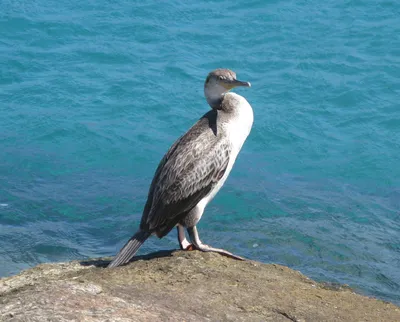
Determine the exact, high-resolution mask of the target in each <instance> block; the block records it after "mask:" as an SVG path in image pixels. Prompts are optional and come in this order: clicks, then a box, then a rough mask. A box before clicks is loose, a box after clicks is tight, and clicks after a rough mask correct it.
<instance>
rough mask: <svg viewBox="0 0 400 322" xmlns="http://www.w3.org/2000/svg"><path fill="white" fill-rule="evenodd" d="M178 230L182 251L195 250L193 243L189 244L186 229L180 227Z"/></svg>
mask: <svg viewBox="0 0 400 322" xmlns="http://www.w3.org/2000/svg"><path fill="white" fill-rule="evenodd" d="M176 228H177V230H178V241H179V246H180V247H181V249H182V250H193V249H194V247H193V245H192V244H191V243H189V242H188V241H187V239H186V235H185V228H184V227H183V226H181V225H178V227H176Z"/></svg>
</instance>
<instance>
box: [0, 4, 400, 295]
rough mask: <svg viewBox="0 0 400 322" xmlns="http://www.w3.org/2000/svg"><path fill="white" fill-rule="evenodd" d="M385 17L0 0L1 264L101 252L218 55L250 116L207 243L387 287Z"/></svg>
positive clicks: (285, 7)
mask: <svg viewBox="0 0 400 322" xmlns="http://www.w3.org/2000/svg"><path fill="white" fill-rule="evenodd" d="M399 16H400V3H398V2H395V1H372V0H370V1H344V0H338V1H330V2H329V3H327V4H323V2H321V1H317V0H310V1H268V2H265V1H246V2H243V4H235V3H234V2H232V1H205V2H202V3H195V2H186V1H169V2H168V3H160V2H158V1H147V2H146V4H143V3H142V2H136V3H135V1H122V0H118V1H114V2H112V3H110V2H108V1H102V0H100V1H76V0H69V1H63V2H58V1H51V0H46V1H44V0H33V1H23V0H21V1H11V0H9V1H1V2H0V130H1V132H0V133H1V135H0V182H1V185H0V276H5V275H9V274H14V273H16V272H18V271H20V270H21V269H24V268H27V267H30V266H33V265H36V264H38V263H42V262H49V261H67V260H72V259H83V258H86V257H93V256H109V255H113V254H115V253H116V252H117V250H118V249H119V248H120V247H121V246H122V245H123V243H124V242H125V241H126V240H127V239H128V238H129V237H130V235H131V233H133V232H134V231H135V229H136V228H137V226H138V223H139V220H140V216H141V211H142V207H143V205H144V202H145V199H146V194H147V189H148V187H149V184H150V181H151V178H152V176H153V173H154V170H155V167H156V166H157V164H158V161H159V160H160V158H161V157H162V156H163V154H164V153H165V152H166V150H167V149H168V147H169V146H170V144H172V143H173V141H174V140H175V139H176V138H177V137H178V136H180V135H181V134H182V133H184V132H185V131H186V130H187V129H188V128H189V127H190V126H191V124H193V123H194V122H195V121H196V120H197V119H198V118H199V117H200V116H201V115H202V114H203V113H205V112H206V111H207V110H208V106H207V104H206V102H205V100H204V98H203V82H204V79H205V76H206V75H207V73H208V72H209V71H210V70H212V69H214V68H217V67H227V68H231V69H233V70H235V71H236V72H237V74H238V78H240V79H242V80H245V81H250V82H251V83H252V85H253V86H252V88H250V89H240V90H239V91H238V92H239V93H240V94H242V95H244V96H245V97H246V98H247V99H248V101H249V102H250V103H251V104H252V106H253V109H254V113H255V123H254V127H253V130H252V133H251V135H250V137H249V138H248V141H247V142H246V144H245V146H244V148H243V150H242V152H241V154H240V156H239V158H238V160H237V162H236V165H235V167H234V169H233V171H232V173H231V176H230V178H229V180H228V182H227V183H226V185H225V187H224V188H223V189H222V190H221V192H220V193H219V195H218V196H217V197H216V199H215V200H214V201H213V202H212V204H210V205H209V207H208V208H207V210H206V213H205V215H204V216H203V219H202V221H201V223H200V225H199V230H200V235H201V237H202V239H203V240H204V242H206V243H209V244H211V245H214V246H219V247H223V248H226V249H228V250H230V251H232V252H235V253H237V254H240V255H243V256H245V257H248V258H251V259H254V260H259V261H263V262H267V263H271V262H274V263H281V264H284V265H287V266H290V267H292V268H294V269H297V270H300V271H301V272H303V273H304V274H306V275H308V276H310V277H312V278H314V279H317V280H324V281H332V282H339V283H347V284H349V285H350V286H352V287H354V288H355V289H356V290H358V291H359V292H361V293H364V294H368V295H371V296H376V297H378V298H381V299H385V300H389V301H392V302H395V303H400V269H399V268H400V223H399V222H400V210H399V209H400V143H399V142H400V134H399V129H400V106H399V95H400V36H399V35H400V19H399ZM177 246H178V244H177V241H176V234H175V232H173V233H171V234H170V235H168V236H167V237H166V238H164V239H162V240H157V239H155V238H153V239H150V240H149V241H147V242H146V243H145V244H144V246H143V247H142V248H141V250H140V253H142V254H143V253H148V252H152V251H156V250H159V249H171V248H176V247H177Z"/></svg>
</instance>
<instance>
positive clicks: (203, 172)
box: [108, 69, 253, 267]
mask: <svg viewBox="0 0 400 322" xmlns="http://www.w3.org/2000/svg"><path fill="white" fill-rule="evenodd" d="M238 86H244V87H250V83H248V82H242V81H239V80H237V79H236V74H235V73H234V72H233V71H231V70H229V69H216V70H214V71H212V72H210V73H209V74H208V76H207V79H206V81H205V84H204V94H205V97H206V99H207V102H208V104H209V105H210V106H211V111H209V112H208V113H206V114H204V115H203V116H202V117H201V118H200V119H199V120H198V121H197V122H196V123H195V124H194V125H193V126H192V127H191V128H190V129H189V131H188V132H186V133H185V134H184V135H183V136H181V137H180V138H179V139H178V140H177V141H176V142H175V143H174V144H173V145H172V146H171V148H170V149H169V150H168V152H167V153H166V154H165V156H164V157H163V159H162V160H161V162H160V164H159V165H158V168H157V170H156V172H155V175H154V178H153V181H152V183H151V186H150V189H149V193H148V197H147V202H146V205H145V207H144V210H143V214H142V219H141V222H140V228H139V230H138V231H137V232H136V233H135V234H134V235H133V236H132V237H131V239H130V240H129V241H128V242H127V243H126V244H125V246H124V247H123V248H122V249H121V250H120V252H119V253H118V254H117V256H116V257H115V258H114V259H113V261H112V262H111V263H110V264H109V265H108V267H116V266H119V265H122V264H125V263H127V262H128V261H129V260H130V259H131V258H132V257H133V256H134V255H135V253H136V252H137V250H138V249H139V247H140V246H141V245H142V244H143V243H144V242H145V240H146V239H147V238H149V237H150V236H151V235H156V236H157V237H159V238H162V237H164V236H165V235H167V234H168V233H169V232H170V231H171V230H172V229H173V228H174V227H175V226H177V230H178V240H179V244H180V248H181V249H187V250H192V249H197V250H201V251H204V252H217V253H220V254H222V255H226V256H229V257H233V258H236V259H243V258H242V257H239V256H236V255H233V254H232V253H230V252H228V251H226V250H223V249H219V248H213V247H211V246H208V245H205V244H203V243H202V242H201V240H200V238H199V233H198V232H197V228H196V225H197V223H198V222H199V220H200V218H201V216H202V215H203V212H204V209H205V207H206V206H207V204H208V203H209V202H210V201H211V200H212V199H213V198H214V196H215V195H216V193H217V192H218V191H219V189H221V187H222V185H223V184H224V182H225V180H226V179H227V177H228V175H229V173H230V172H231V170H232V166H233V164H234V163H235V160H236V157H237V155H238V153H239V151H240V149H241V148H242V145H243V143H244V142H245V140H246V138H247V136H248V135H249V133H250V130H251V127H252V125H253V110H252V108H251V106H250V104H249V103H248V102H247V100H246V99H245V98H244V97H242V96H240V95H238V94H235V93H232V92H229V91H230V90H231V89H232V88H234V87H238ZM185 228H186V230H187V232H188V234H189V238H190V241H191V244H190V243H189V242H188V241H187V239H186V236H185Z"/></svg>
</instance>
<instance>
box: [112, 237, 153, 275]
mask: <svg viewBox="0 0 400 322" xmlns="http://www.w3.org/2000/svg"><path fill="white" fill-rule="evenodd" d="M150 235H151V233H149V232H147V231H142V230H139V231H138V232H137V233H136V234H135V235H133V236H132V237H131V239H129V240H128V242H127V243H126V244H125V246H124V247H122V249H121V250H120V251H119V253H118V254H117V256H115V258H114V259H113V260H112V262H111V263H110V264H108V266H107V267H117V266H120V265H122V264H125V263H127V262H129V260H130V259H131V258H132V257H133V256H135V254H136V252H137V251H138V249H139V248H140V246H142V244H143V243H144V242H145V241H146V239H147V238H149V237H150Z"/></svg>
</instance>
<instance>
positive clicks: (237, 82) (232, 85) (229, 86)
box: [224, 79, 251, 90]
mask: <svg viewBox="0 0 400 322" xmlns="http://www.w3.org/2000/svg"><path fill="white" fill-rule="evenodd" d="M238 86H243V87H251V84H250V83H249V82H242V81H240V80H237V79H235V80H233V81H230V82H229V83H224V87H225V88H226V89H228V90H229V89H232V88H235V87H238Z"/></svg>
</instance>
